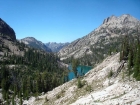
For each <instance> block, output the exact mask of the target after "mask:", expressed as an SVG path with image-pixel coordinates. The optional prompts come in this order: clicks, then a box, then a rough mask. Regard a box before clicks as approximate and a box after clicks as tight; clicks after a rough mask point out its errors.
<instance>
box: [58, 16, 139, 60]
mask: <svg viewBox="0 0 140 105" xmlns="http://www.w3.org/2000/svg"><path fill="white" fill-rule="evenodd" d="M139 26H140V21H139V20H138V19H136V18H134V17H133V16H131V15H129V14H124V15H121V16H120V17H116V16H114V15H113V16H111V17H108V18H106V19H104V21H103V24H101V25H100V26H99V27H98V28H96V29H94V30H93V31H91V32H90V33H89V34H87V35H86V36H84V37H82V38H79V39H76V40H74V41H73V42H71V43H70V44H69V45H68V46H67V47H65V48H62V49H61V50H60V51H59V52H58V55H59V56H60V57H61V59H67V58H70V57H74V58H80V57H83V56H84V55H85V54H91V53H93V52H92V51H91V49H90V46H93V47H95V46H94V45H95V44H96V43H98V42H99V41H101V40H105V41H104V43H105V44H107V43H109V42H110V39H111V38H116V37H120V36H122V35H126V34H131V33H132V34H133V33H134V31H135V32H136V31H137V28H140V27H139Z"/></svg>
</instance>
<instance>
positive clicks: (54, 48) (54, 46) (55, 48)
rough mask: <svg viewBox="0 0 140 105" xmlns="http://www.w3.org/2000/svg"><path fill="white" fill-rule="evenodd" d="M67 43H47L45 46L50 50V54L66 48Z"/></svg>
mask: <svg viewBox="0 0 140 105" xmlns="http://www.w3.org/2000/svg"><path fill="white" fill-rule="evenodd" d="M68 44H69V43H68V42H67V43H56V42H48V43H45V45H46V46H47V47H48V48H50V49H51V50H52V52H58V51H60V50H61V49H62V48H63V47H65V46H67V45H68Z"/></svg>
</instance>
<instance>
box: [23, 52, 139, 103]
mask: <svg viewBox="0 0 140 105" xmlns="http://www.w3.org/2000/svg"><path fill="white" fill-rule="evenodd" d="M119 56H120V54H119V53H117V54H114V55H111V56H109V57H107V58H106V59H105V60H104V61H103V62H101V63H100V64H98V65H97V66H96V67H95V68H94V69H92V70H91V71H89V72H88V73H87V74H86V75H85V76H84V77H83V78H80V81H81V82H80V83H81V84H82V85H81V87H78V86H79V85H78V84H79V80H78V79H73V80H71V81H69V82H67V83H65V84H63V85H61V86H59V87H57V88H55V89H53V90H52V91H49V92H47V93H46V94H45V95H41V96H39V97H38V98H39V99H38V100H36V98H35V97H31V98H30V99H29V100H28V101H27V100H25V101H24V104H29V105H138V104H140V95H139V94H140V85H139V83H140V81H135V79H134V78H133V77H132V75H131V76H130V78H129V77H128V75H127V73H126V72H127V63H126V62H125V61H122V62H120V60H119ZM111 71H112V72H111Z"/></svg>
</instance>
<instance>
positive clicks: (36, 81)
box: [0, 43, 66, 105]
mask: <svg viewBox="0 0 140 105" xmlns="http://www.w3.org/2000/svg"><path fill="white" fill-rule="evenodd" d="M17 46H18V47H19V48H20V50H21V51H24V56H19V55H11V54H8V52H7V54H5V55H4V56H3V60H1V61H0V88H2V94H3V98H4V99H5V100H7V102H9V101H11V102H12V103H13V105H14V98H15V96H18V97H19V99H20V104H22V100H23V99H28V98H29V97H30V96H33V95H34V96H38V95H39V94H40V93H42V92H47V91H49V90H52V89H53V88H55V87H57V86H59V85H61V84H62V83H64V82H65V81H64V80H65V75H66V70H64V68H62V67H60V66H59V65H58V61H59V58H58V56H57V55H54V54H53V53H46V52H43V51H40V50H35V49H32V48H27V47H26V48H25V45H24V44H23V43H22V44H20V43H18V45H17ZM2 49H4V48H2ZM9 91H12V92H13V93H11V94H9ZM9 96H10V97H11V96H12V100H10V98H9Z"/></svg>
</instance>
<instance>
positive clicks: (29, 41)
mask: <svg viewBox="0 0 140 105" xmlns="http://www.w3.org/2000/svg"><path fill="white" fill-rule="evenodd" d="M20 42H23V43H24V44H26V45H29V46H30V47H33V48H36V49H40V50H44V51H47V52H51V49H50V48H48V47H46V45H45V44H44V43H42V42H41V41H38V40H36V39H35V38H33V37H26V38H24V39H21V40H20Z"/></svg>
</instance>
